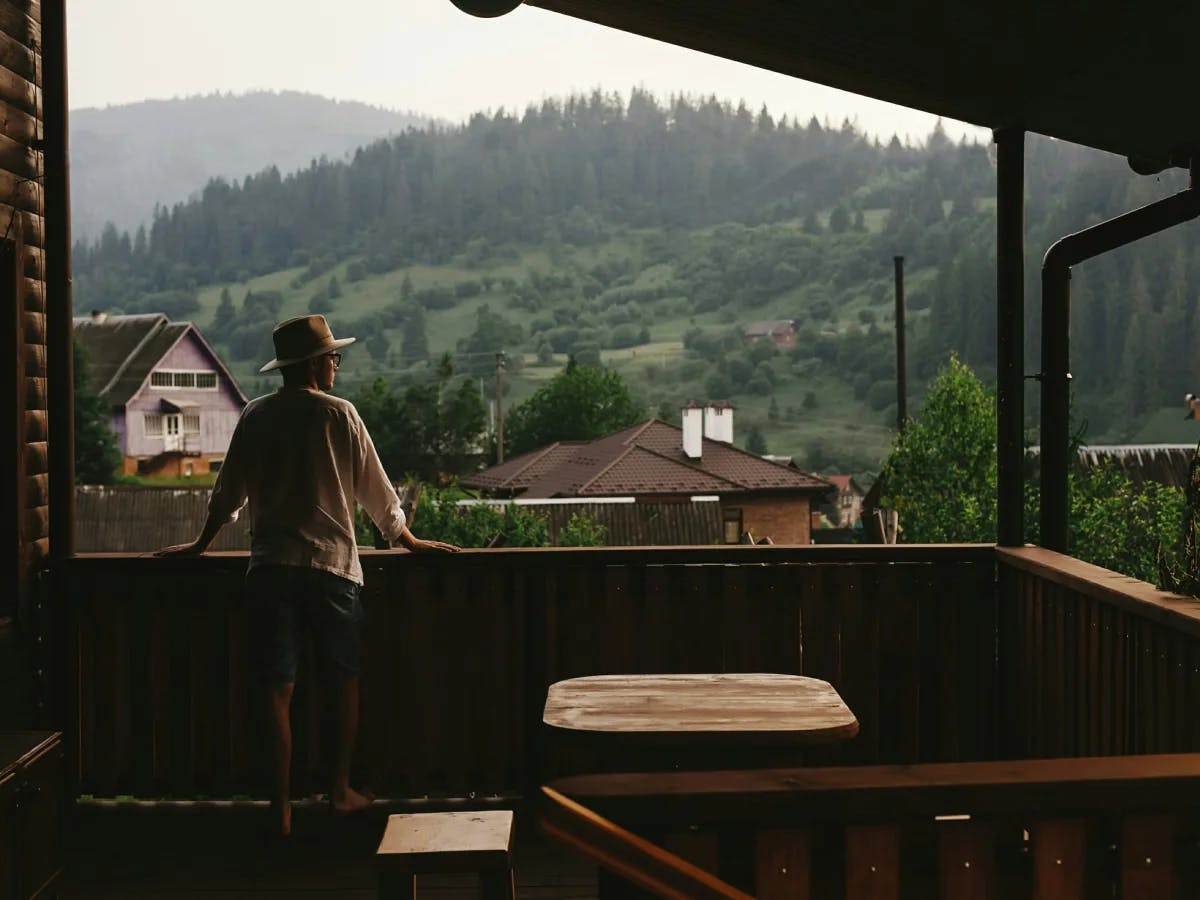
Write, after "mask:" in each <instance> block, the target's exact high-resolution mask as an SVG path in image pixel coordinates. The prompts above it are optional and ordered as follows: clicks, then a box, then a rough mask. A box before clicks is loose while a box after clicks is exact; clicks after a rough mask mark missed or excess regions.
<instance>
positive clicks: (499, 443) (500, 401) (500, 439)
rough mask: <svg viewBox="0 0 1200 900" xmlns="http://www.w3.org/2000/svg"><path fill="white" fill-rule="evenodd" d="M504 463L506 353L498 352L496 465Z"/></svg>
mask: <svg viewBox="0 0 1200 900" xmlns="http://www.w3.org/2000/svg"><path fill="white" fill-rule="evenodd" d="M502 462H504V351H503V350H497V351H496V463H497V464H499V463H502Z"/></svg>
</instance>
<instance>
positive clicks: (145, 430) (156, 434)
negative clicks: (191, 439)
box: [142, 412, 167, 438]
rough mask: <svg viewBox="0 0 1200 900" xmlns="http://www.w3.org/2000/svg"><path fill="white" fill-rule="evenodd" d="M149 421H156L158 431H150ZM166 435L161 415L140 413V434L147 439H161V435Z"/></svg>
mask: <svg viewBox="0 0 1200 900" xmlns="http://www.w3.org/2000/svg"><path fill="white" fill-rule="evenodd" d="M151 420H156V421H157V423H158V430H157V431H152V430H151V429H150V422H151ZM166 433H167V432H166V424H165V422H164V421H163V414H162V413H149V412H148V413H142V434H143V435H144V436H145V437H148V438H161V437H162V436H163V435H165V434H166Z"/></svg>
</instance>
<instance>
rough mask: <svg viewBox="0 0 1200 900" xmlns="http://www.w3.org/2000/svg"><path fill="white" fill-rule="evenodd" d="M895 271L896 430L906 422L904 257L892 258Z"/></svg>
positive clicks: (906, 377)
mask: <svg viewBox="0 0 1200 900" xmlns="http://www.w3.org/2000/svg"><path fill="white" fill-rule="evenodd" d="M892 263H893V264H894V266H895V271H896V430H897V431H904V423H905V422H906V421H908V369H907V366H906V365H905V360H906V358H907V356H906V353H905V349H904V257H903V256H893V257H892Z"/></svg>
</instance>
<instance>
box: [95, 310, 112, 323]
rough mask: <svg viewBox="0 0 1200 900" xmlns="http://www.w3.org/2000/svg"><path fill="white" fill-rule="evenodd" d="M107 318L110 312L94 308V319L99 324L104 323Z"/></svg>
mask: <svg viewBox="0 0 1200 900" xmlns="http://www.w3.org/2000/svg"><path fill="white" fill-rule="evenodd" d="M107 318H108V313H106V312H105V311H104V310H102V309H93V310H92V321H93V322H95V323H96V324H97V325H99V324H100V323H102V322H103V321H104V320H105V319H107Z"/></svg>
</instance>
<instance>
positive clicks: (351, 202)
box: [72, 91, 1200, 468]
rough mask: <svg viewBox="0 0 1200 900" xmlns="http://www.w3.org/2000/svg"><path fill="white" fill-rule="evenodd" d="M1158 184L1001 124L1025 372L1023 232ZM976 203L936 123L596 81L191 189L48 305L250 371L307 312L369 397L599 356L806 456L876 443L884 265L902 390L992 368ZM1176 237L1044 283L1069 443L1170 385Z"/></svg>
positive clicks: (1189, 365) (1141, 411)
mask: <svg viewBox="0 0 1200 900" xmlns="http://www.w3.org/2000/svg"><path fill="white" fill-rule="evenodd" d="M1185 185H1186V174H1185V173H1183V172H1182V171H1173V172H1171V171H1169V172H1164V173H1162V174H1161V175H1160V176H1156V177H1155V178H1145V177H1139V176H1137V175H1135V174H1134V173H1133V172H1131V171H1130V169H1129V167H1128V165H1127V164H1126V163H1125V162H1124V161H1123V160H1121V159H1119V158H1117V157H1114V156H1110V155H1108V154H1102V153H1099V152H1097V151H1091V150H1087V149H1086V148H1082V147H1078V146H1073V145H1070V144H1067V143H1064V142H1059V141H1053V140H1050V139H1046V138H1038V137H1036V136H1031V137H1030V138H1029V141H1028V143H1027V147H1026V194H1025V225H1026V229H1025V230H1026V238H1027V246H1026V251H1027V257H1026V267H1025V273H1026V296H1027V297H1028V298H1029V301H1028V305H1027V309H1028V312H1027V317H1026V326H1027V327H1026V332H1027V334H1026V337H1027V346H1028V347H1029V348H1030V350H1029V355H1028V371H1030V372H1034V371H1037V368H1036V367H1037V362H1036V359H1037V355H1036V348H1037V347H1038V346H1039V337H1040V335H1039V333H1038V328H1039V324H1040V320H1039V317H1038V313H1037V305H1036V298H1037V297H1038V296H1039V294H1040V292H1039V284H1038V272H1039V261H1040V259H1041V257H1042V255H1043V254H1044V253H1045V251H1046V248H1047V247H1048V246H1049V245H1050V244H1051V243H1052V242H1053V241H1055V240H1057V239H1058V238H1060V237H1061V236H1062V235H1064V234H1069V233H1071V232H1074V231H1078V230H1079V229H1081V228H1084V227H1086V226H1087V225H1090V224H1092V223H1094V222H1097V221H1100V220H1102V219H1107V218H1110V217H1112V216H1115V215H1118V214H1120V213H1123V212H1125V211H1128V210H1130V209H1134V208H1137V207H1139V206H1142V205H1144V204H1146V203H1148V202H1150V201H1152V200H1154V199H1156V198H1157V197H1159V196H1162V195H1165V194H1166V193H1168V192H1171V191H1175V190H1180V189H1182V188H1183V187H1184V186H1185ZM994 198H995V171H994V167H993V163H992V159H991V156H990V153H989V148H988V147H986V146H984V145H980V144H976V143H967V142H963V143H958V144H956V143H954V142H952V141H950V140H949V139H948V138H947V136H946V135H945V133H944V131H943V130H942V129H941V128H940V127H939V128H936V129H935V130H934V131H933V132H932V133H931V134H930V135H929V137H928V138H927V140H926V141H925V142H924V143H922V144H919V145H915V146H914V145H907V144H901V143H900V142H899V141H898V140H892V141H890V142H888V143H887V144H883V143H881V142H879V141H877V140H874V139H872V138H871V137H869V136H867V135H864V134H862V133H860V132H858V131H856V130H855V128H854V127H853V126H852V125H848V124H846V125H843V126H842V127H840V128H838V127H831V126H829V125H828V124H822V123H821V122H819V121H817V120H816V119H810V120H809V121H807V122H805V121H803V120H795V119H791V120H788V119H780V120H776V119H774V118H773V117H772V116H771V115H770V114H769V113H768V112H767V111H766V110H761V111H760V112H759V113H758V114H755V113H753V112H752V111H751V110H749V109H748V108H746V107H745V106H743V105H739V106H737V107H734V106H732V105H730V104H725V103H721V102H719V101H717V100H715V99H713V98H696V99H688V98H671V99H670V100H669V101H665V102H664V101H660V100H659V99H657V98H655V97H654V96H652V95H650V94H648V93H646V92H644V91H634V92H633V93H632V94H631V95H630V97H629V98H628V100H625V99H624V98H622V97H619V96H616V95H607V94H603V93H602V92H594V93H593V94H590V95H586V96H585V95H574V96H569V97H566V98H562V99H546V100H544V101H543V102H542V103H541V104H540V105H539V106H536V107H530V108H529V109H527V110H525V111H524V112H523V113H522V114H520V115H513V114H511V113H508V112H505V111H498V112H496V113H491V114H484V113H479V114H477V115H474V116H471V117H470V118H469V119H468V120H467V121H466V122H464V123H462V124H461V125H457V126H453V127H445V128H433V129H426V130H410V131H407V132H405V133H404V134H401V135H397V136H394V137H391V138H389V139H383V140H379V141H376V142H373V143H370V144H368V145H366V146H364V147H363V148H362V150H361V151H359V152H356V153H355V154H354V155H353V157H352V158H350V159H345V160H329V161H326V162H324V163H321V164H318V165H316V166H312V167H307V166H306V167H304V168H303V169H302V170H300V171H297V172H294V173H293V174H291V175H283V174H281V172H280V171H279V170H277V169H274V168H271V169H267V170H264V171H261V172H259V173H258V174H256V175H254V176H252V177H247V178H244V179H242V180H240V181H238V182H233V183H230V182H212V183H210V184H209V185H208V186H207V187H206V188H205V189H204V190H203V191H202V192H200V193H199V194H197V195H196V196H195V198H194V199H192V200H191V201H189V202H188V203H186V204H184V205H182V206H179V207H177V208H174V209H171V210H169V211H167V210H160V211H159V212H158V213H157V214H156V215H155V216H154V218H153V223H152V224H151V225H150V226H149V227H148V229H147V230H146V232H144V233H135V234H129V233H125V234H120V233H117V232H116V231H115V230H108V231H106V232H105V233H104V234H103V235H102V236H101V237H100V239H99V240H97V241H93V242H90V243H89V242H82V241H81V242H79V243H77V244H76V246H75V248H74V252H73V258H72V261H73V264H74V269H75V276H76V280H75V295H74V296H75V302H76V308H78V309H102V310H108V311H109V312H118V311H120V312H125V313H139V312H164V313H166V314H168V315H170V316H171V317H173V318H177V319H184V318H190V319H194V320H196V321H198V323H199V324H200V325H201V326H202V327H204V328H205V334H206V336H208V337H209V338H210V339H212V340H214V341H215V342H216V343H217V345H219V347H220V348H221V349H222V352H225V353H227V358H229V359H230V360H232V361H233V363H234V364H235V365H236V366H244V367H245V369H244V371H246V372H247V374H250V375H251V376H253V374H254V373H255V372H256V371H257V365H261V360H263V359H267V358H269V353H270V344H269V333H270V325H271V324H272V323H273V322H274V321H278V320H279V319H280V318H284V317H286V316H289V315H296V314H298V313H301V312H305V311H312V312H322V313H328V314H329V315H330V316H331V321H333V323H334V325H335V328H336V329H338V330H341V331H345V332H347V333H350V334H359V335H364V336H366V335H369V336H370V338H369V339H364V341H363V344H364V349H365V350H366V351H367V352H366V354H358V356H357V359H358V360H359V361H360V362H359V363H358V366H359V376H360V377H368V376H371V375H374V374H378V375H379V376H381V377H383V376H386V377H387V378H388V379H390V380H392V381H393V383H397V384H398V383H400V380H402V379H420V378H421V377H424V373H426V372H428V371H430V369H429V366H428V360H429V358H430V356H431V355H433V354H439V353H441V352H443V351H447V352H451V353H453V354H455V357H456V364H457V365H459V367H460V369H459V371H462V372H463V373H464V374H468V375H471V376H472V377H478V378H488V377H490V375H489V371H490V370H491V368H492V367H494V365H495V353H496V352H498V351H503V352H504V353H506V354H508V356H509V359H511V360H512V361H513V363H514V365H513V366H512V368H510V369H509V375H508V376H506V377H505V379H504V384H505V385H510V386H511V385H514V383H516V382H517V380H518V375H517V372H516V371H515V369H516V361H517V360H522V361H525V362H530V363H532V362H533V361H537V362H538V363H539V364H540V365H542V366H551V365H553V364H555V363H556V362H560V361H562V360H563V359H565V357H566V356H567V355H568V354H570V355H573V356H575V357H576V359H577V360H591V361H593V362H596V361H614V360H623V361H624V364H625V368H624V370H623V374H624V375H625V377H627V378H628V379H629V380H630V381H631V383H633V384H634V386H635V387H637V389H638V390H639V391H640V392H641V395H642V396H643V397H644V398H645V399H646V400H647V401H649V403H650V404H651V406H655V405H659V404H665V406H664V408H665V409H668V410H672V409H677V408H678V407H677V404H678V403H679V402H681V401H682V400H685V399H687V398H689V397H693V396H696V395H698V394H700V393H701V391H702V392H703V396H706V397H708V398H714V397H715V398H731V399H732V400H733V402H734V403H735V404H736V405H738V408H739V409H740V410H741V412H739V417H740V418H739V421H740V422H743V423H747V424H748V425H758V426H760V427H762V428H763V433H764V434H765V435H766V436H767V440H768V442H769V445H770V446H771V447H773V448H774V447H782V448H784V449H786V450H788V452H794V448H795V447H796V446H802V447H804V448H805V458H806V459H807V460H809V463H808V464H809V465H811V466H813V467H814V468H818V464H817V463H814V462H812V460H814V459H825V460H826V461H828V460H829V459H836V460H837V461H838V462H839V463H841V464H842V465H845V464H846V460H847V459H848V458H849V454H851V453H858V454H859V457H860V458H862V457H864V456H865V452H864V451H863V450H862V448H863V447H865V446H866V445H867V443H868V441H867V439H866V438H865V437H864V430H863V429H865V428H866V427H870V426H874V427H875V428H876V429H878V431H876V432H875V438H874V439H873V440H874V441H875V445H874V446H875V447H878V446H879V445H881V444H882V443H883V442H884V440H885V436H884V435H883V434H881V433H880V431H882V429H883V428H884V427H885V426H884V425H883V424H882V423H885V422H886V423H888V425H887V426H886V427H887V428H890V427H891V424H892V423H894V422H895V405H894V401H895V397H896V390H897V387H896V383H895V371H896V370H895V356H894V352H895V351H894V334H893V329H894V324H893V322H892V317H891V309H890V301H891V297H892V291H893V281H892V275H893V270H892V261H893V256H895V255H902V256H904V257H905V259H906V266H907V270H906V271H907V273H908V276H907V277H908V282H907V284H908V289H907V308H908V310H909V311H910V313H911V315H910V316H909V317H908V319H907V330H908V332H909V341H908V343H907V347H908V366H907V373H908V377H909V389H910V394H914V395H916V396H919V394H920V385H921V384H923V383H924V382H925V381H926V379H928V378H929V377H930V376H932V375H933V373H934V372H935V371H936V369H937V367H938V366H939V365H941V364H943V363H944V362H945V360H946V359H947V358H948V357H949V355H950V354H951V353H956V354H957V355H958V356H959V358H960V359H961V360H963V361H964V362H966V363H967V364H968V365H970V366H971V367H972V368H973V369H975V370H976V371H977V372H979V373H981V375H982V376H983V377H984V378H985V379H990V378H991V377H992V375H994V372H995V366H996V358H995V350H996V331H995V328H996V313H995V310H996V276H995V234H996V221H995V203H994ZM1198 228H1200V223H1193V224H1191V225H1183V226H1180V227H1178V228H1172V229H1170V230H1168V231H1167V232H1165V233H1163V234H1161V235H1156V236H1155V237H1154V238H1152V239H1148V240H1145V241H1140V242H1138V243H1137V244H1136V245H1135V246H1132V247H1127V248H1123V249H1121V250H1118V251H1115V252H1113V253H1109V254H1105V255H1104V256H1102V257H1100V258H1098V259H1096V260H1092V261H1089V262H1088V263H1087V264H1085V265H1081V266H1078V267H1076V269H1075V271H1074V272H1073V273H1072V276H1073V287H1072V302H1071V319H1072V321H1071V344H1072V374H1073V376H1074V380H1073V383H1072V384H1073V394H1074V397H1073V400H1074V413H1075V415H1076V418H1077V421H1079V422H1080V423H1081V424H1082V423H1083V422H1085V421H1086V422H1087V423H1088V428H1089V430H1088V435H1089V440H1091V441H1093V442H1105V441H1123V440H1126V439H1127V438H1128V436H1129V435H1131V434H1133V433H1135V432H1137V431H1138V429H1139V428H1140V426H1141V423H1142V421H1143V420H1144V419H1145V417H1147V416H1150V415H1153V414H1154V413H1155V412H1156V411H1157V410H1159V409H1161V408H1162V407H1165V406H1175V405H1176V404H1178V403H1179V398H1181V397H1183V396H1184V394H1185V393H1188V392H1191V393H1195V392H1196V391H1197V389H1198V387H1197V386H1198V385H1200V355H1197V354H1196V353H1195V352H1194V348H1195V346H1196V344H1197V343H1200V249H1198V248H1200V232H1198V231H1197V229H1198ZM782 319H786V320H790V321H791V322H793V323H794V327H795V328H796V329H797V333H796V339H795V347H794V348H791V349H789V350H788V351H787V352H780V353H773V352H772V351H771V348H770V347H767V348H763V349H764V350H766V351H767V353H766V355H765V356H764V355H763V354H762V352H760V351H759V350H758V349H757V348H756V347H753V346H749V347H748V346H747V342H746V341H745V340H744V336H743V332H744V329H745V328H746V327H747V326H748V325H750V324H752V323H759V322H763V321H768V320H782ZM264 354H266V355H264ZM601 354H604V355H603V356H602V355H601ZM635 354H636V355H635ZM256 361H258V362H257V364H256ZM529 369H530V370H534V369H535V366H533V365H532V364H531V365H530V366H529ZM541 371H545V369H542V370H541ZM535 374H536V372H535ZM635 379H636V381H635ZM344 380H345V379H344ZM527 381H528V385H527V386H528V387H529V388H530V392H532V388H533V386H534V383H535V381H534V378H533V376H527ZM1030 414H1031V415H1036V409H1035V407H1034V406H1031V407H1030ZM671 415H674V413H673V412H672V413H671ZM1180 419H1182V415H1180ZM829 423H834V424H835V425H837V424H839V423H840V424H841V425H844V428H843V430H841V431H837V432H836V433H831V432H830V431H829V427H831V426H830V425H829ZM850 426H853V427H854V429H856V430H853V431H852V430H850ZM804 429H808V430H807V431H805V430H804ZM822 429H823V430H822ZM1139 433H1140V432H1139ZM889 434H890V432H889ZM821 442H824V445H825V446H830V447H834V448H835V449H836V451H837V455H836V456H832V455H830V453H827V452H826V451H825V450H823V449H820V447H821V446H822V443H821ZM812 447H817V448H818V450H820V452H817V451H816V450H812V449H811V448H812ZM870 452H871V454H874V452H875V451H874V449H871V451H870Z"/></svg>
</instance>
